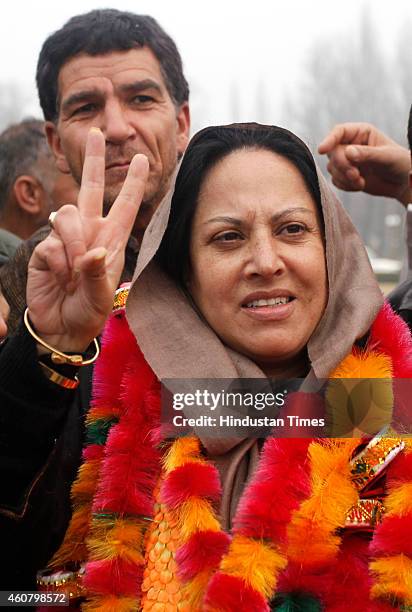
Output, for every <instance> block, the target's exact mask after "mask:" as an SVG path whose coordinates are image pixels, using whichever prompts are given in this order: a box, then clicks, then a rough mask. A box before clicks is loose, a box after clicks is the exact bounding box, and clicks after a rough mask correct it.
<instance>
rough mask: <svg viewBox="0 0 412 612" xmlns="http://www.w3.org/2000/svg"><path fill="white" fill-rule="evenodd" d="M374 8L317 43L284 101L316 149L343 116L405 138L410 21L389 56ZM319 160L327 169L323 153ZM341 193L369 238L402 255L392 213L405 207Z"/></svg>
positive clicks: (411, 94)
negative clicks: (341, 32) (356, 22)
mask: <svg viewBox="0 0 412 612" xmlns="http://www.w3.org/2000/svg"><path fill="white" fill-rule="evenodd" d="M370 14H371V12H370V11H368V10H367V9H365V10H364V12H363V16H362V19H361V21H360V24H359V26H358V27H354V28H353V30H352V31H351V32H350V34H348V35H346V36H341V37H340V38H336V36H335V37H334V38H324V39H322V40H318V41H316V42H315V43H314V44H313V46H312V47H311V48H310V49H309V51H308V53H307V58H306V62H305V67H304V73H303V77H302V85H301V89H300V91H299V92H298V95H297V96H296V97H293V98H292V97H291V96H290V95H289V96H288V99H287V100H286V102H285V104H284V111H283V117H284V123H285V124H287V125H288V126H290V127H291V129H293V130H295V131H296V132H297V133H298V134H300V135H301V136H303V138H305V139H306V141H307V142H308V143H309V145H310V146H311V148H312V150H313V151H316V146H317V144H318V143H319V142H320V141H321V140H322V139H323V138H324V136H325V135H326V134H327V132H328V131H329V130H330V128H331V127H332V126H333V125H335V124H336V123H342V122H345V121H368V122H371V123H374V124H375V125H376V126H377V127H378V128H380V129H382V130H383V131H385V132H386V133H387V134H389V135H390V136H391V137H392V138H394V139H396V140H397V141H399V142H402V143H405V130H406V123H407V116H408V109H409V106H410V103H411V102H412V78H411V75H412V43H411V38H410V29H409V31H408V32H409V35H407V29H406V27H405V30H404V32H403V33H401V34H400V36H399V39H398V48H397V50H396V52H395V53H393V54H392V57H385V56H384V54H383V53H382V49H381V45H380V44H379V41H380V38H379V35H378V33H377V32H376V30H375V27H374V24H373V22H372V20H371V16H370ZM409 28H410V26H409ZM318 160H319V163H320V165H321V167H323V168H324V169H325V166H326V160H325V158H323V157H321V158H318ZM339 195H340V197H341V200H342V201H343V203H344V205H345V207H346V208H347V210H348V211H349V213H350V214H351V216H352V218H353V220H354V222H355V224H356V225H357V227H358V229H359V231H360V232H361V233H362V235H363V237H364V239H365V241H366V243H368V244H369V245H370V246H372V247H373V248H374V249H375V250H376V251H378V252H379V253H380V254H381V255H386V256H391V257H394V256H396V257H400V256H401V252H402V246H403V245H402V240H399V239H398V238H397V237H398V236H399V227H396V223H395V224H394V219H395V217H394V216H393V215H400V214H401V213H402V210H401V208H400V206H399V204H397V203H396V202H393V201H391V200H388V199H384V198H382V199H379V200H378V199H377V198H373V197H371V196H368V195H366V194H351V193H346V192H340V194H339ZM377 200H378V201H377Z"/></svg>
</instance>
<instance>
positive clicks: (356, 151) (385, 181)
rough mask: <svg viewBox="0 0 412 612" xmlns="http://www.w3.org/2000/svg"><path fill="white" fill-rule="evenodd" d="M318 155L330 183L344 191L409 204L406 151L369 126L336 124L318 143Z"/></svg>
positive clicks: (407, 154) (407, 153)
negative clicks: (324, 162) (324, 161)
mask: <svg viewBox="0 0 412 612" xmlns="http://www.w3.org/2000/svg"><path fill="white" fill-rule="evenodd" d="M318 151H319V153H321V154H324V153H326V154H327V155H328V157H329V163H328V166H327V168H328V171H329V172H330V174H331V176H332V182H333V184H334V185H336V187H338V188H339V189H343V190H345V191H365V192H366V193H370V194H372V195H380V196H385V197H391V198H396V199H397V200H399V201H400V202H401V203H402V204H404V205H406V204H408V202H410V190H409V171H410V169H411V158H410V154H409V151H407V149H405V148H404V147H401V146H400V145H399V144H398V143H396V142H395V141H394V140H392V139H391V138H389V137H388V136H386V134H384V133H383V132H380V131H379V130H378V129H377V128H376V127H375V126H373V125H371V124H369V123H342V124H340V125H336V126H335V127H334V128H333V129H332V130H331V131H330V132H329V134H328V135H327V136H326V138H325V139H324V140H323V141H322V142H321V143H320V145H319V148H318Z"/></svg>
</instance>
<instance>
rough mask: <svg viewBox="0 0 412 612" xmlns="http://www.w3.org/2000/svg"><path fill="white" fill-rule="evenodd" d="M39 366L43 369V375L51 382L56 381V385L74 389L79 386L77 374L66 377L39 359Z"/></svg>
mask: <svg viewBox="0 0 412 612" xmlns="http://www.w3.org/2000/svg"><path fill="white" fill-rule="evenodd" d="M39 366H40V367H41V369H42V370H43V374H44V375H45V377H46V378H48V379H49V380H50V381H51V382H54V383H56V385H59V386H60V387H64V388H65V389H76V388H77V387H78V386H79V382H80V381H79V379H78V378H77V376H75V377H74V378H66V376H62V375H61V374H59V373H58V372H55V371H54V370H52V369H51V368H49V367H48V366H46V364H45V363H42V362H41V361H39Z"/></svg>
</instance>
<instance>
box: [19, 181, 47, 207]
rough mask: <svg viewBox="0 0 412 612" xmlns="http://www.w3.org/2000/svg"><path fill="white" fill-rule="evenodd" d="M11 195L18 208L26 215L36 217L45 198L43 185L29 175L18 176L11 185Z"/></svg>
mask: <svg viewBox="0 0 412 612" xmlns="http://www.w3.org/2000/svg"><path fill="white" fill-rule="evenodd" d="M13 194H14V197H15V199H16V202H17V204H18V206H19V207H20V208H21V209H22V210H23V211H24V212H25V213H26V214H28V215H38V214H39V213H40V212H41V211H42V209H43V206H44V200H45V197H46V194H45V191H44V188H43V185H42V184H41V183H40V181H39V180H38V179H37V178H36V177H35V176H31V175H30V174H22V175H21V176H18V177H17V179H16V180H15V182H14V185H13Z"/></svg>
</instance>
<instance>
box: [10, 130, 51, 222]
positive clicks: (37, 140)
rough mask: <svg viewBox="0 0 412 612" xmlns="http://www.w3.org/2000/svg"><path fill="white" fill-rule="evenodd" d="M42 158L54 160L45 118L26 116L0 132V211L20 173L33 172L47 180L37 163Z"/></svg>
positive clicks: (37, 176) (40, 178)
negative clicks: (48, 143)
mask: <svg viewBox="0 0 412 612" xmlns="http://www.w3.org/2000/svg"><path fill="white" fill-rule="evenodd" d="M41 158H43V159H45V158H50V159H51V152H50V150H49V147H48V145H47V140H46V135H45V133H44V122H43V121H40V120H38V119H25V120H23V121H21V122H20V123H15V124H13V125H10V126H9V127H8V128H7V129H6V130H4V132H2V133H1V134H0V211H2V210H3V209H4V208H5V206H6V204H7V202H8V199H9V196H10V191H11V189H12V187H13V185H14V182H15V180H16V179H17V178H18V177H19V176H21V175H23V174H31V175H34V176H35V177H36V178H37V179H38V180H40V181H43V180H44V179H45V177H44V176H43V173H42V170H41V169H40V167H39V165H38V162H39V161H40V159H41Z"/></svg>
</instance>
